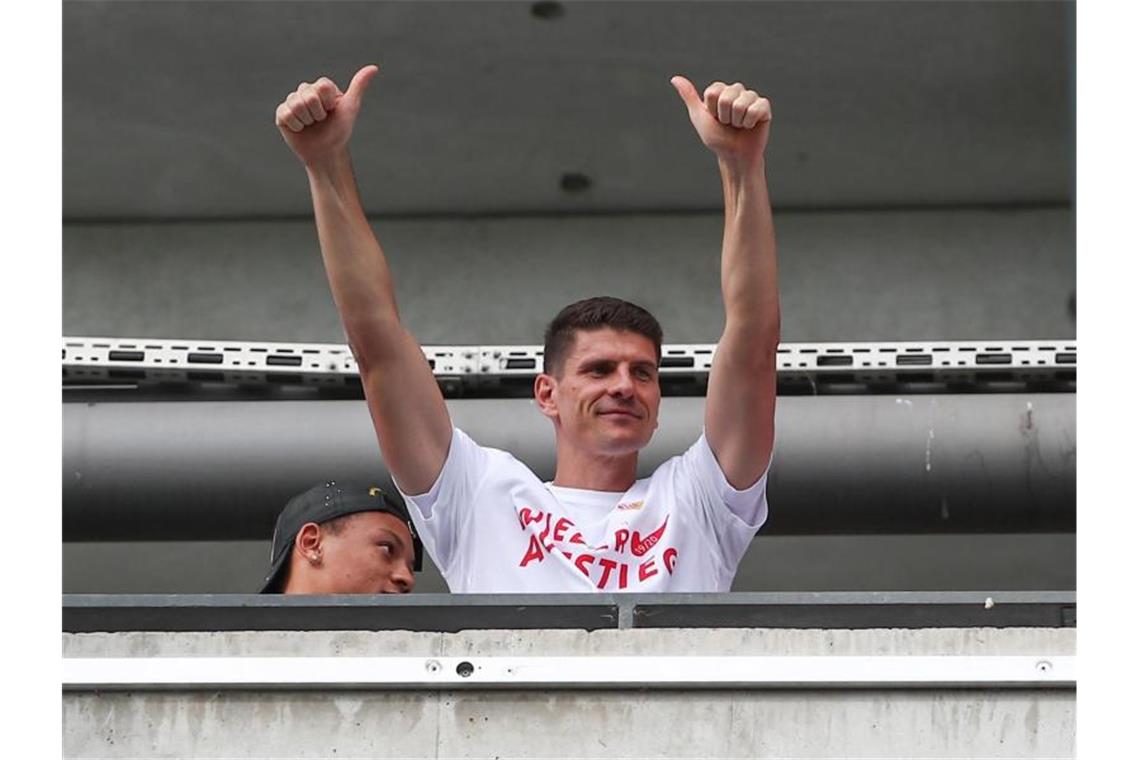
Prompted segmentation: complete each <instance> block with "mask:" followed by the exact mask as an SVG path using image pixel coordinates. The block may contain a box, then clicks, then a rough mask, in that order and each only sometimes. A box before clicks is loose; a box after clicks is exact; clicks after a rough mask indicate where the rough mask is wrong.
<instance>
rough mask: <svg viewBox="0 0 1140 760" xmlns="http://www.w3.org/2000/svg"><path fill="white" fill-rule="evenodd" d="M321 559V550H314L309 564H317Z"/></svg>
mask: <svg viewBox="0 0 1140 760" xmlns="http://www.w3.org/2000/svg"><path fill="white" fill-rule="evenodd" d="M320 561H321V553H320V552H313V553H312V554H310V555H309V564H312V565H315V564H317V563H318V562H320Z"/></svg>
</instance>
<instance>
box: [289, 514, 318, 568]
mask: <svg viewBox="0 0 1140 760" xmlns="http://www.w3.org/2000/svg"><path fill="white" fill-rule="evenodd" d="M293 547H294V548H295V549H296V551H297V553H298V554H300V555H301V558H302V559H303V560H305V561H307V562H309V563H311V564H317V563H318V562H320V561H321V526H319V525H317V524H316V523H313V522H308V523H305V524H304V525H302V526H301V529H300V530H299V531H297V537H296V538H295V539H293Z"/></svg>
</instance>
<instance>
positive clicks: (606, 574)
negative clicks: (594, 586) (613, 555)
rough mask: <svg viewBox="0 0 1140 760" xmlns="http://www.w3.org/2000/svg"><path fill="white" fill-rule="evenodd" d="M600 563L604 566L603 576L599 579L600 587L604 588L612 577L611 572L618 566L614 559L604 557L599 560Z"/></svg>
mask: <svg viewBox="0 0 1140 760" xmlns="http://www.w3.org/2000/svg"><path fill="white" fill-rule="evenodd" d="M598 564H599V565H601V566H602V577H601V578H600V579H599V580H598V588H604V587H605V585H606V582H607V581H608V580H609V579H610V572H611V571H612V570H613V569H614V568H616V567H617V563H616V562H614V561H613V560H612V559H606V558H605V557H602V558H601V559H599V560H598Z"/></svg>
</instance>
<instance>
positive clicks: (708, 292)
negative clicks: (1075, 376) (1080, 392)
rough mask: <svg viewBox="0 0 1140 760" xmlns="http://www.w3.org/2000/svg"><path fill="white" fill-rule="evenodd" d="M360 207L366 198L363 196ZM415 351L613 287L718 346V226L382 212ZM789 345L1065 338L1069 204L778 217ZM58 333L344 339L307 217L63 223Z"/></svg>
mask: <svg viewBox="0 0 1140 760" xmlns="http://www.w3.org/2000/svg"><path fill="white" fill-rule="evenodd" d="M364 191H365V194H366V195H367V188H364ZM373 227H374V229H375V230H376V232H377V235H378V237H379V238H380V240H381V243H382V244H383V246H384V248H385V251H386V253H387V255H388V257H389V259H390V261H391V265H392V270H393V273H394V276H395V280H396V289H397V298H398V300H399V304H400V309H401V313H402V316H403V318H404V320H405V322H406V323H407V324H408V325H409V327H410V328H411V329H412V331H413V333H414V334H415V335H416V336H417V337H418V338H419V340H420V341H421V342H422V343H426V344H449V343H460V344H462V343H472V344H477V343H519V344H533V343H540V342H541V335H542V329H543V327H544V325H545V323H546V321H548V320H549V319H550V317H552V316H553V313H554V311H555V310H556V309H557V308H559V307H561V306H562V305H565V304H566V303H569V302H571V301H573V300H576V299H578V298H583V297H587V296H590V295H598V294H601V293H609V294H613V295H618V296H621V297H625V298H629V299H631V300H633V301H636V302H638V303H641V304H643V305H644V306H646V307H648V308H649V309H650V310H652V311H653V312H654V313H655V314H657V316H658V318H659V319H660V320H661V322H662V325H663V326H664V328H665V335H666V341H667V342H673V343H687V342H693V343H707V342H714V341H715V340H716V339H717V337H718V336H719V334H720V329H721V326H722V323H723V312H722V306H721V302H720V291H719V264H718V257H719V251H720V238H721V217H720V215H719V214H691V215H653V216H650V215H622V216H578V217H545V218H544V217H503V218H480V219H460V218H440V219H418V220H415V219H405V220H374V221H373ZM776 229H777V236H778V239H779V246H780V279H781V288H780V298H781V305H782V308H783V337H784V340H785V341H829V340H952V339H986V338H1005V339H1029V338H1062V339H1063V338H1071V337H1073V336H1074V335H1075V321H1074V316H1073V314H1072V313H1071V312H1070V303H1069V299H1070V296H1071V294H1072V293H1073V292H1074V290H1075V283H1076V257H1075V254H1074V250H1075V242H1074V223H1073V213H1072V211H1071V210H1068V209H1036V210H1031V209H1026V210H963V209H959V210H931V211H893V212H884V211H864V212H799V213H791V212H788V213H778V214H777V215H776ZM63 303H64V311H63V329H64V333H65V334H67V335H88V336H107V337H153V338H212V339H215V340H225V339H232V340H281V341H286V340H287V341H303V342H304V341H311V342H343V341H344V337H343V333H342V331H341V328H340V325H339V322H338V320H337V316H336V312H335V310H334V309H333V306H332V298H331V296H330V295H329V292H328V287H327V285H326V283H325V279H324V273H323V271H322V268H321V263H320V257H319V254H318V249H317V243H316V231H315V228H314V226H313V224H312V222H311V221H307V220H300V221H276V222H275V221H265V222H230V223H221V222H202V223H166V224H96V225H90V224H66V225H64V228H63Z"/></svg>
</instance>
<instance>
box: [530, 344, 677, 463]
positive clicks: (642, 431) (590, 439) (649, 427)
mask: <svg viewBox="0 0 1140 760" xmlns="http://www.w3.org/2000/svg"><path fill="white" fill-rule="evenodd" d="M561 370H562V371H561V375H560V376H557V377H552V376H550V375H543V376H542V378H545V379H540V381H539V382H538V383H537V384H536V393H537V395H538V401H539V405H540V407H541V408H542V410H543V413H544V414H546V415H547V416H548V417H551V419H553V420H554V424H555V426H556V427H557V429H558V431H559V436H560V441H562V442H564V443H565V444H569V445H571V446H575V447H580V448H583V449H585V450H587V451H589V452H591V453H596V454H600V455H605V456H616V455H622V454H629V453H631V452H635V451H639V450H640V449H642V448H644V447H645V445H646V444H647V443H649V439H650V438H652V437H653V431H654V430H655V429H656V428H657V412H658V409H659V408H660V406H661V386H660V385H659V384H658V378H657V350H656V348H655V347H654V345H653V341H652V340H650V339H649V338H647V337H645V336H644V335H640V334H638V333H634V332H628V331H626V330H614V329H611V328H608V327H607V328H602V329H599V330H589V331H586V330H579V331H578V332H577V333H576V334H575V336H574V342H573V344H572V345H571V347H570V349H569V350H568V351H567V352H566V357H565V358H564V360H563V362H562V368H561ZM544 386H545V390H544ZM544 397H545V398H544Z"/></svg>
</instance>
